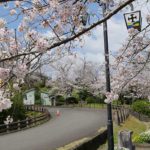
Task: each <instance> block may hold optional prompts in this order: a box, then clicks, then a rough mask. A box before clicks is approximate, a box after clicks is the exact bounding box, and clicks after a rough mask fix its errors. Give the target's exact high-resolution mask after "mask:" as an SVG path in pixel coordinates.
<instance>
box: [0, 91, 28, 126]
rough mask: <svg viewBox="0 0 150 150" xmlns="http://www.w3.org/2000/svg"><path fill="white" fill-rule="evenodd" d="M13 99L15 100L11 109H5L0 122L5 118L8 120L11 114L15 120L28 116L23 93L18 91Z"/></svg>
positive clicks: (0, 116)
mask: <svg viewBox="0 0 150 150" xmlns="http://www.w3.org/2000/svg"><path fill="white" fill-rule="evenodd" d="M11 101H12V102H13V104H12V107H11V108H10V109H7V110H3V111H2V112H1V113H0V124H3V123H4V120H6V118H7V116H11V117H12V118H13V120H14V121H17V120H22V119H25V118H26V115H25V112H26V110H25V108H24V105H23V98H22V93H19V92H16V93H15V94H14V96H13V97H12V98H11Z"/></svg>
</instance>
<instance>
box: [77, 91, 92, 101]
mask: <svg viewBox="0 0 150 150" xmlns="http://www.w3.org/2000/svg"><path fill="white" fill-rule="evenodd" d="M78 95H79V98H80V100H83V101H85V100H86V98H87V97H88V96H91V95H92V94H91V93H90V92H88V91H87V89H83V90H80V91H79V92H78Z"/></svg>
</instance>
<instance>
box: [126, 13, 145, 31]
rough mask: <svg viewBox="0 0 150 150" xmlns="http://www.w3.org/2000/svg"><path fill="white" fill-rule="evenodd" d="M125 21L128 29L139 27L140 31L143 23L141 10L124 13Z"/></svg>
mask: <svg viewBox="0 0 150 150" xmlns="http://www.w3.org/2000/svg"><path fill="white" fill-rule="evenodd" d="M124 18H125V22H126V26H127V29H131V28H134V29H137V30H138V31H141V24H142V18H141V11H135V12H131V13H126V14H124Z"/></svg>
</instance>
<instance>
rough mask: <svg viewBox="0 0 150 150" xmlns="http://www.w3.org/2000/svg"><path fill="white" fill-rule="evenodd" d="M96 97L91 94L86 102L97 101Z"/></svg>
mask: <svg viewBox="0 0 150 150" xmlns="http://www.w3.org/2000/svg"><path fill="white" fill-rule="evenodd" d="M95 100H96V98H94V97H93V96H89V97H87V98H86V102H87V103H88V104H89V103H95Z"/></svg>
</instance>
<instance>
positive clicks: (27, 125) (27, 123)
mask: <svg viewBox="0 0 150 150" xmlns="http://www.w3.org/2000/svg"><path fill="white" fill-rule="evenodd" d="M26 127H27V128H28V127H29V118H28V117H27V118H26Z"/></svg>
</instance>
